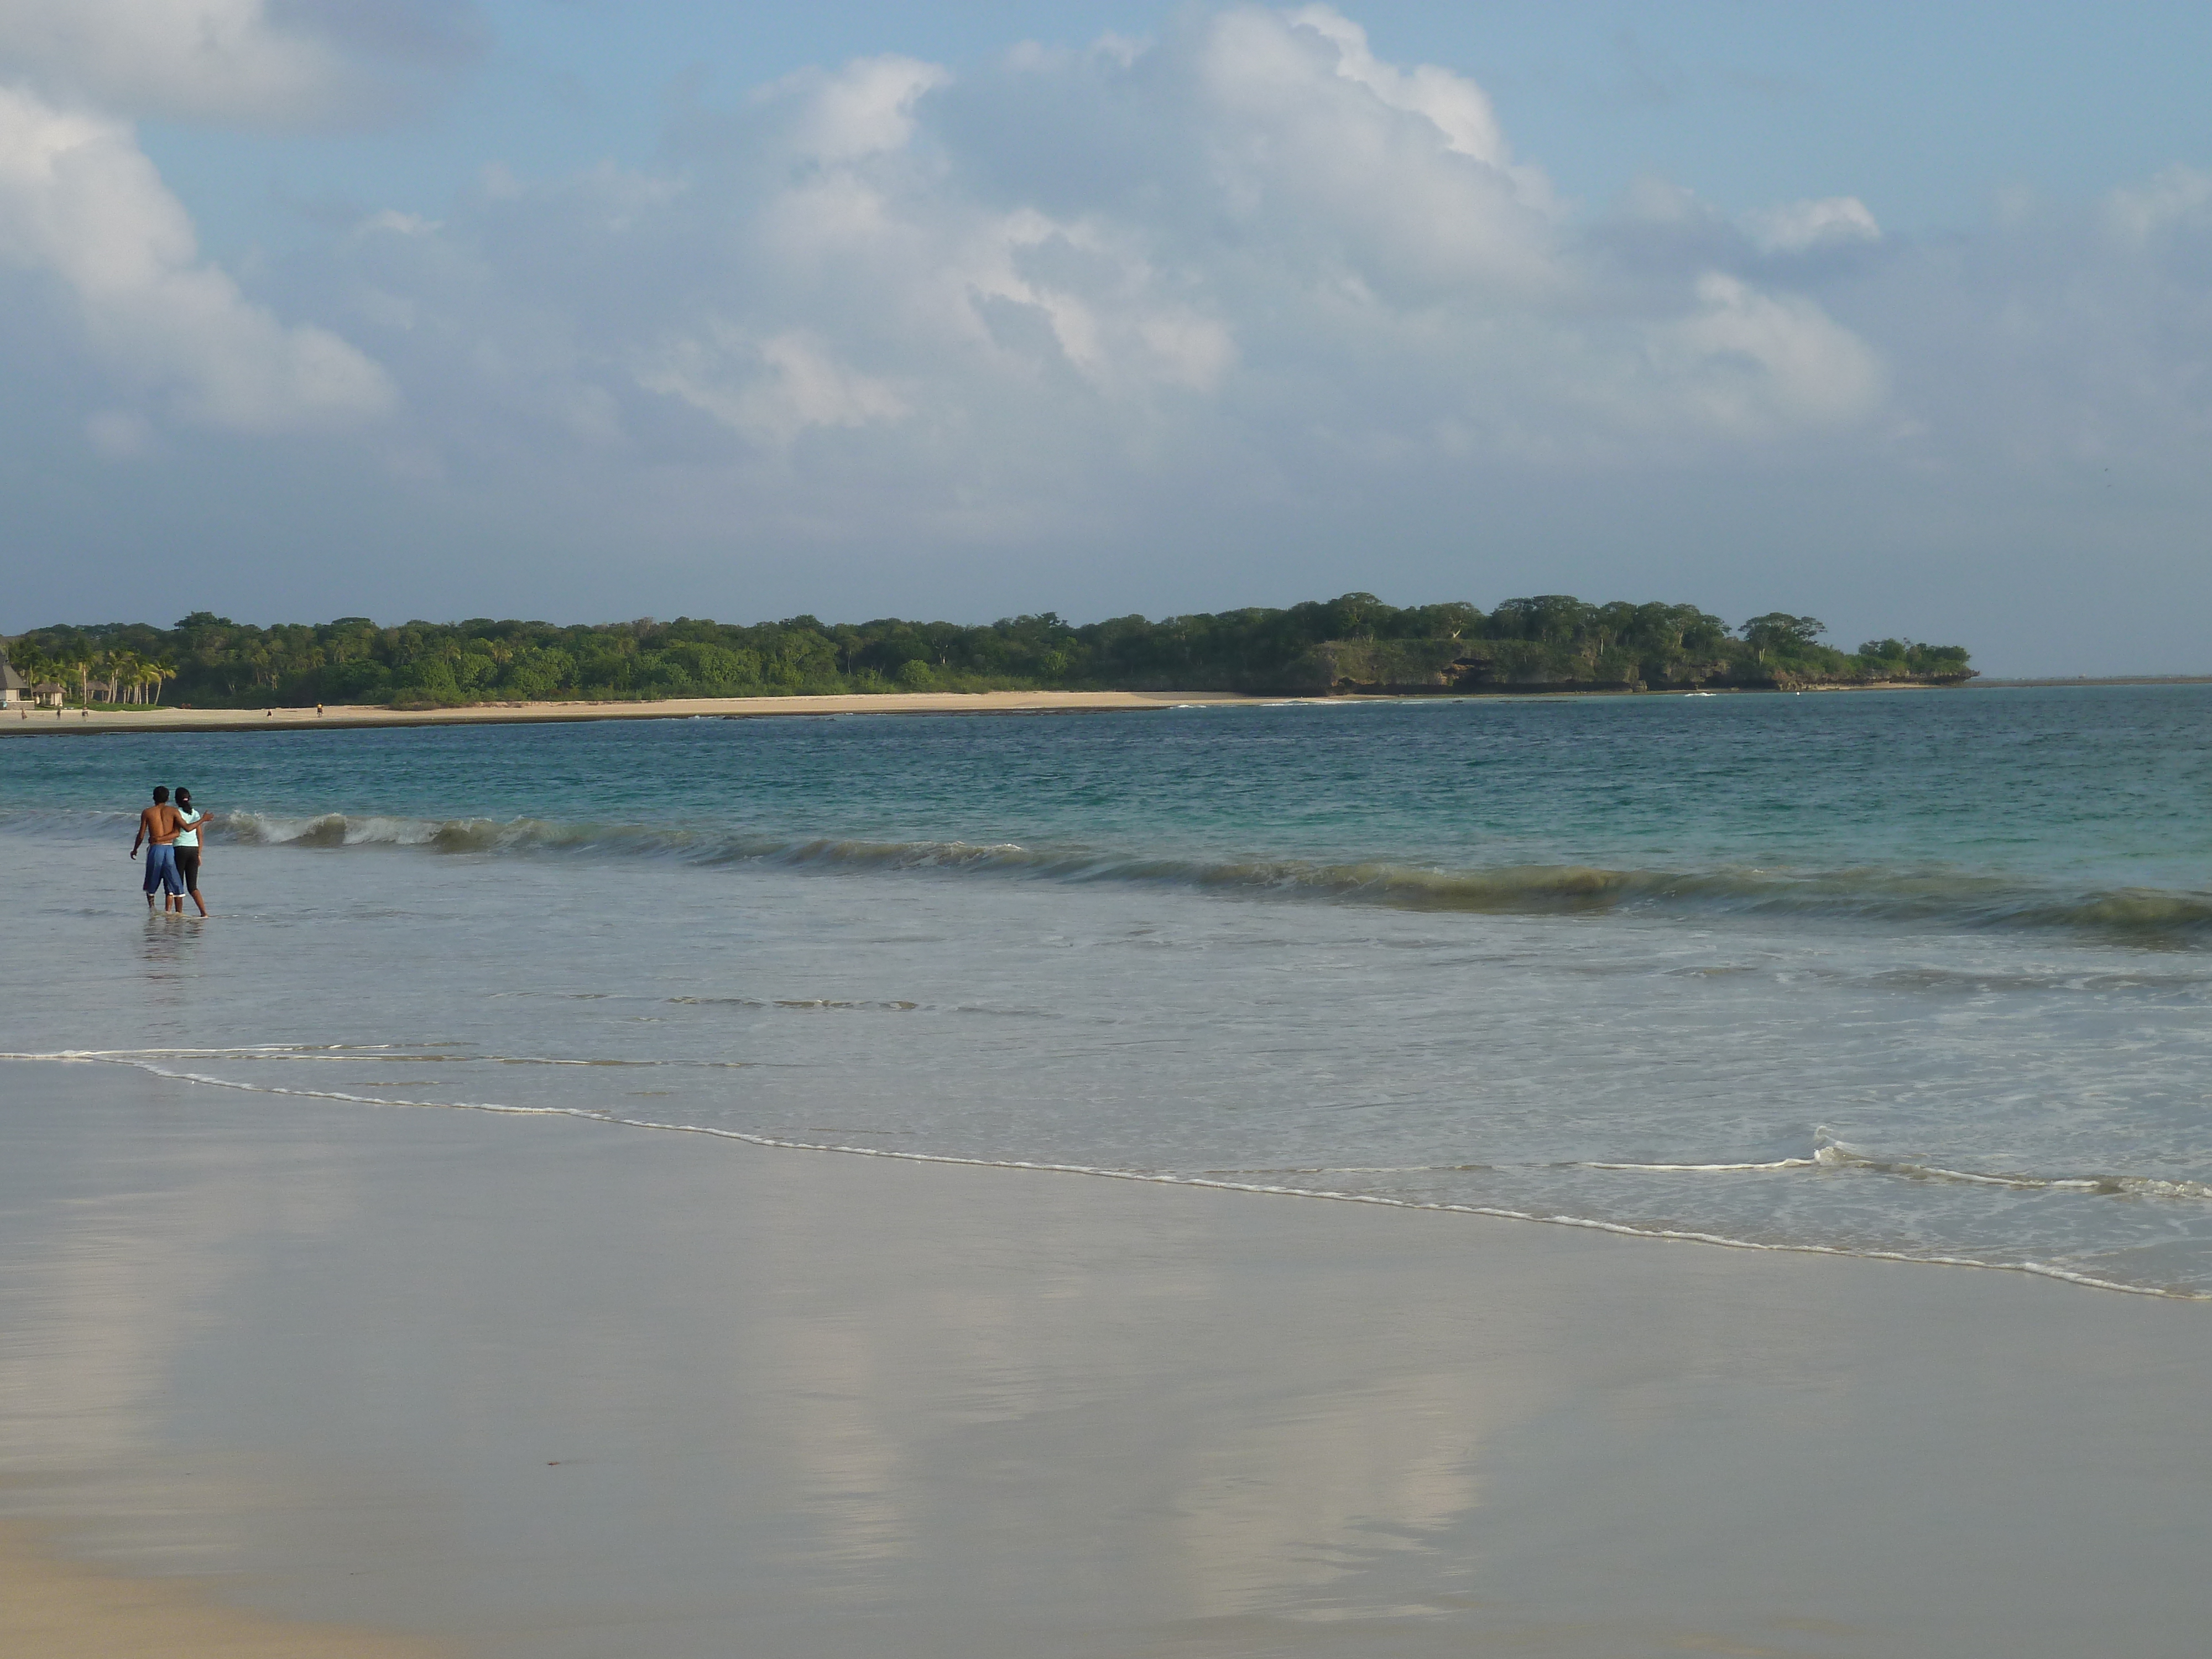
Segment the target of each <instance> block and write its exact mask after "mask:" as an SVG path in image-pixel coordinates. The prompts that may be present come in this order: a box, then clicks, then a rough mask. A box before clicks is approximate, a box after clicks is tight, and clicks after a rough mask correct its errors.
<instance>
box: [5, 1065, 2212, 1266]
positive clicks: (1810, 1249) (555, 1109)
mask: <svg viewBox="0 0 2212 1659" xmlns="http://www.w3.org/2000/svg"><path fill="white" fill-rule="evenodd" d="M330 1046H331V1047H336V1046H337V1045H330ZM323 1051H324V1052H326V1051H327V1050H323ZM176 1052H177V1051H174V1050H168V1049H158V1050H149V1051H133V1050H127V1049H109V1050H104V1051H94V1050H84V1049H74V1050H72V1049H64V1050H58V1051H56V1052H53V1053H50V1054H0V1060H30V1061H40V1060H43V1061H52V1062H57V1063H64V1064H80V1065H115V1066H129V1067H131V1068H132V1069H134V1070H137V1071H143V1072H146V1073H150V1074H152V1075H153V1076H155V1077H160V1078H165V1079H170V1080H172V1081H174V1082H179V1083H190V1084H197V1085H204V1086H206V1087H210V1088H218V1089H232V1090H237V1091H241V1092H244V1093H248V1094H258V1095H270V1096H289V1097H294V1098H298V1099H310V1100H332V1101H338V1102H341V1103H346V1104H349V1105H361V1106H383V1107H390V1108H395V1109H410V1110H441V1111H469V1112H486V1113H492V1114H495V1115H502V1116H510V1117H565V1118H576V1119H580V1120H582V1121H587V1122H593V1123H604V1124H607V1125H610V1126H612V1127H620V1128H629V1129H644V1130H651V1131H654V1132H658V1133H670V1134H691V1135H704V1136H708V1137H709V1138H711V1139H718V1140H734V1141H739V1142H742V1143H744V1145H746V1146H760V1147H766V1148H770V1149H773V1150H775V1151H779V1152H834V1153H837V1154H840V1155H842V1156H848V1157H855V1158H891V1159H896V1160H899V1161H901V1162H905V1163H912V1164H953V1165H958V1166H961V1167H964V1168H969V1169H988V1170H1027V1171H1031V1172H1035V1173H1038V1174H1048V1175H1071V1176H1092V1177H1095V1178H1098V1179H1102V1180H1110V1181H1137V1182H1148V1183H1152V1184H1154V1185H1159V1186H1170V1187H1194V1188H1204V1189H1206V1190H1210V1191H1216V1192H1233V1193H1250V1194H1258V1195H1261V1196H1266V1197H1274V1198H1307V1199H1321V1200H1328V1201H1330V1202H1333V1203H1340V1204H1370V1205H1375V1206H1380V1207H1383V1208H1385V1209H1398V1210H1423V1211H1430V1212H1441V1213H1445V1214H1452V1215H1473V1216H1486V1217H1489V1218H1493V1219H1496V1220H1501V1221H1525V1222H1536V1223H1541V1224H1542V1225H1547V1226H1554V1227H1572V1228H1577V1229H1580V1230H1582V1231H1591V1232H1601V1233H1610V1234H1613V1235H1614V1236H1616V1237H1623V1238H1644V1239H1651V1240H1655V1241H1658V1242H1661V1243H1685V1244H1708V1245H1713V1246H1717V1247H1719V1248H1722V1249H1734V1250H1759V1251H1767V1252H1772V1253H1775V1254H1779V1255H1827V1256H1844V1257H1851V1258H1857V1259H1860V1260H1865V1261H1899V1262H1913V1263H1917V1264H1920V1265H1923V1266H1929V1267H1978V1268H1984V1269H1987V1270H1991V1271H1996V1272H2002V1273H2029V1274H2033V1275H2035V1276H2037V1277H2039V1278H2045V1279H2059V1280H2063V1281H2064V1282H2065V1283H2068V1284H2071V1285H2081V1286H2082V1287H2084V1288H2086V1289H2091V1290H2102V1291H2123V1292H2125V1293H2127V1294H2129V1295H2133V1296H2153V1297H2166V1298H2170V1299H2174V1300H2180V1301H2212V1293H2208V1292H2203V1291H2191V1290H2186V1289H2183V1288H2180V1287H2177V1286H2155V1285H2129V1284H2124V1283H2122V1282H2120V1281H2118V1280H2116V1279H2101V1278H2099V1277H2098V1276H2096V1275H2095V1274H2093V1273H2081V1272H2077V1271H2075V1270H2073V1269H2071V1268H2068V1267H2062V1266H2058V1265H2057V1264H2054V1263H2050V1262H2043V1261H1989V1260H1983V1259H1979V1258H1976V1257H1972V1256H1964V1255H1942V1254H1936V1253H1923V1252H1917V1251H1908V1250H1885V1249H1850V1248H1848V1247H1845V1246H1842V1245H1832V1244H1811V1243H1778V1242H1772V1241H1766V1240H1759V1239H1748V1238H1736V1237H1729V1236H1728V1235H1726V1234H1723V1233H1714V1232H1704V1231H1694V1230H1691V1229H1686V1228H1676V1227H1646V1226H1637V1225H1632V1224H1629V1223H1626V1222H1619V1221H1607V1220H1602V1219H1599V1218H1594V1217H1589V1216H1578V1215H1568V1214H1564V1213H1551V1214H1547V1213H1544V1212H1537V1211H1532V1210H1516V1209H1510V1208H1506V1207H1504V1206H1498V1205H1488V1204H1455V1203H1448V1202H1436V1201H1425V1200H1418V1199H1409V1198H1398V1197H1392V1196H1389V1195H1385V1194H1375V1193H1358V1192H1338V1191H1330V1190H1328V1189H1326V1188H1311V1187H1290V1186H1283V1185H1279V1184H1275V1183H1269V1182H1249V1181H1228V1180H1222V1179H1219V1178H1217V1177H1212V1176H1196V1175H1176V1174H1171V1173H1164V1172H1161V1171H1157V1170H1122V1169H1115V1168H1112V1167H1109V1166H1104V1165H1097V1164H1063V1163H1053V1162H1049V1161H1045V1160H1039V1159H1031V1158H964V1157H961V1156H958V1155H957V1154H952V1153H944V1152H911V1151H907V1150H904V1149H901V1148H897V1147H884V1146H848V1145H841V1144H835V1143H827V1142H822V1141H811V1140H793V1139H788V1138H786V1137H783V1136H778V1135H767V1134H760V1133H754V1132H752V1131H750V1130H744V1129H732V1128H728V1127H721V1126H718V1125H714V1124H703V1123H678V1122H669V1121H659V1120H656V1119H650V1118H636V1117H626V1116H623V1115H621V1114H619V1113H615V1112H610V1111H603V1110H594V1109H590V1108H587V1107H576V1106H526V1105H515V1104H512V1103H505V1102H500V1101H478V1100H406V1099H400V1098H397V1097H390V1096H382V1095H364V1094H356V1093H353V1092H351V1091H345V1090H337V1089H294V1088H286V1087H283V1086H281V1085H275V1084H258V1083H242V1082H240V1081H238V1080H237V1079H233V1078H222V1077H214V1076H210V1075H208V1074H206V1073H197V1072H185V1071H179V1070H177V1069H174V1068H173V1067H170V1066H161V1065H159V1064H156V1063H155V1059H154V1058H153V1057H152V1056H156V1055H158V1056H162V1057H173V1056H174V1055H175V1054H176ZM185 1052H187V1053H189V1054H197V1055H201V1056H204V1057H208V1058H215V1057H216V1056H218V1055H220V1054H223V1053H225V1052H228V1053H231V1054H239V1055H241V1056H267V1055H270V1054H276V1053H280V1052H283V1048H282V1045H270V1044H262V1045H254V1046H252V1047H248V1048H239V1049H233V1050H228V1051H225V1050H220V1049H201V1050H190V1051H185ZM298 1052H301V1053H312V1052H317V1051H316V1050H309V1049H302V1050H300V1051H298ZM488 1058H496V1057H488ZM526 1063H541V1062H535V1061H527V1062H526ZM577 1063H581V1064H591V1063H592V1062H589V1061H585V1062H577ZM1595 1167H1603V1166H1595ZM1646 1167H1665V1166H1646ZM1683 1167H1692V1168H1694V1167H1699V1166H1683ZM1739 1167H1747V1166H1739ZM1334 1173H1344V1174H1348V1173H1352V1171H1349V1170H1339V1171H1334Z"/></svg>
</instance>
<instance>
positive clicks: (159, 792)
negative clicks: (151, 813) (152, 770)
mask: <svg viewBox="0 0 2212 1659" xmlns="http://www.w3.org/2000/svg"><path fill="white" fill-rule="evenodd" d="M167 799H169V786H168V785H167V784H166V783H157V784H155V786H154V805H156V806H159V805H161V803H162V802H164V801H166V800H167Z"/></svg>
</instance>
